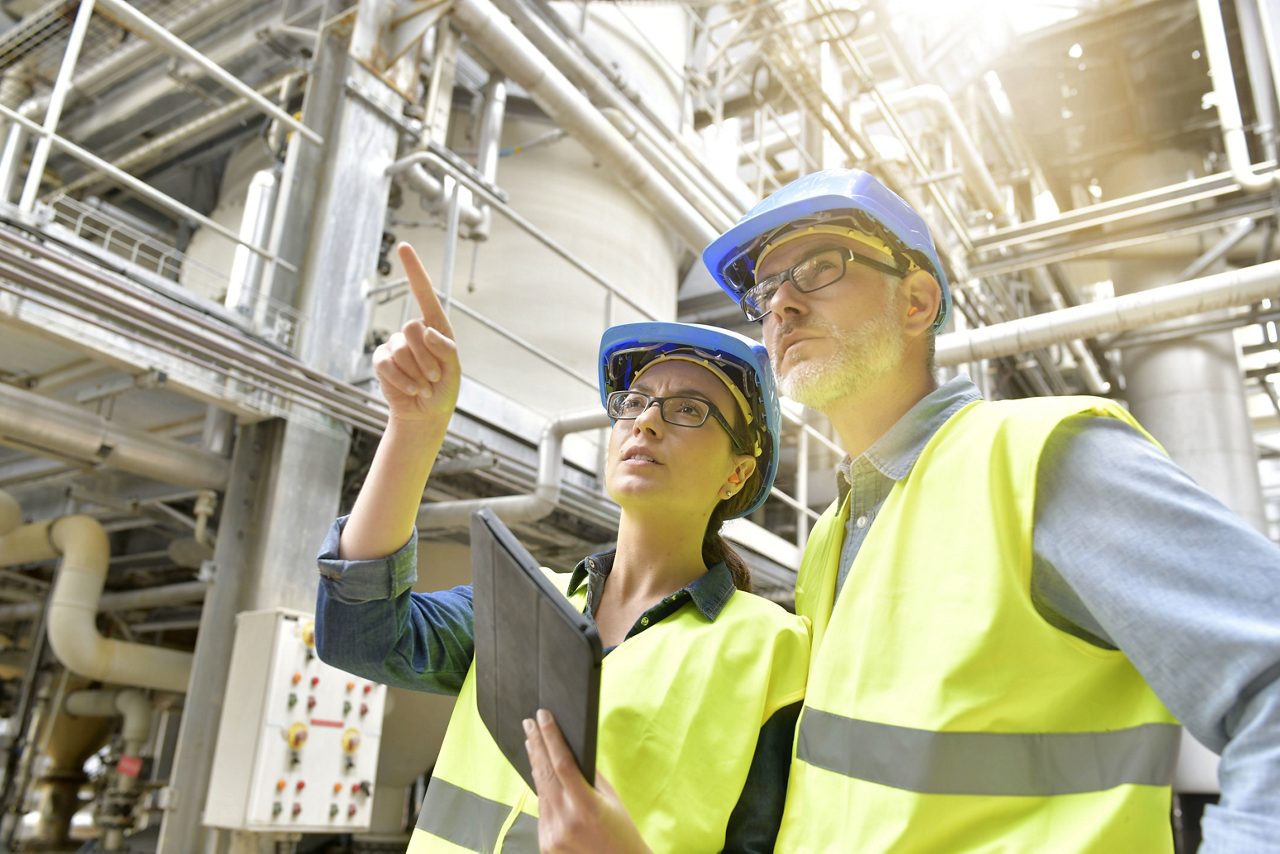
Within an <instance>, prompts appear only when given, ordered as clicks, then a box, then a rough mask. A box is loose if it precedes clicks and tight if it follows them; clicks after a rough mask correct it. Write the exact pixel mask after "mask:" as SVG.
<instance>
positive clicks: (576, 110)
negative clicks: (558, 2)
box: [453, 0, 719, 252]
mask: <svg viewBox="0 0 1280 854" xmlns="http://www.w3.org/2000/svg"><path fill="white" fill-rule="evenodd" d="M453 17H454V21H455V22H456V23H457V25H458V28H459V29H460V30H462V32H463V33H464V34H466V36H467V37H468V38H469V39H471V41H472V43H473V44H474V45H475V46H476V48H477V49H478V50H480V51H481V52H482V53H484V55H485V56H486V57H488V58H489V60H490V61H491V62H493V63H494V64H495V65H496V66H497V67H498V69H499V70H500V71H501V72H502V73H503V74H505V75H506V76H507V77H509V78H510V79H511V80H512V81H514V82H515V83H516V84H517V85H518V86H520V87H521V88H523V89H524V90H525V91H526V92H528V93H529V97H531V98H532V99H533V101H534V103H536V104H537V105H538V106H539V107H540V108H541V109H542V110H543V111H544V112H545V113H546V114H547V115H548V116H549V117H550V118H551V120H552V121H554V122H555V123H556V124H558V125H559V126H560V127H562V128H564V129H565V130H566V131H568V132H569V135H570V136H572V137H574V138H575V139H577V140H578V141H579V142H580V143H582V145H583V146H584V147H585V148H586V149H587V150H588V151H589V152H591V154H592V155H593V156H594V157H595V158H596V159H598V160H599V161H600V164H601V166H602V167H603V168H604V169H605V171H607V172H608V173H610V174H612V175H613V176H614V177H615V178H616V179H617V181H618V183H620V184H622V185H623V186H624V187H627V188H628V189H630V190H631V191H632V192H633V193H635V194H636V195H637V196H638V197H640V198H641V199H642V200H643V201H645V202H646V203H647V204H648V205H649V206H650V207H651V208H652V209H653V210H654V211H655V212H656V213H658V214H660V215H661V216H662V217H663V218H665V219H667V221H668V222H669V223H670V225H671V228H672V230H673V231H674V232H675V234H676V236H677V237H679V238H680V240H681V241H682V242H684V244H685V245H686V246H687V247H688V248H689V249H691V250H692V251H694V252H701V251H702V249H703V247H705V246H706V245H707V244H708V243H710V242H711V241H712V240H714V239H715V238H716V236H717V235H718V234H719V232H718V231H717V230H716V229H715V228H714V227H712V225H711V224H710V223H708V222H707V220H706V219H705V218H703V217H702V216H701V215H700V214H699V213H698V212H697V211H696V210H694V209H693V207H692V206H691V205H690V204H689V202H688V201H686V200H685V199H684V197H683V196H682V195H680V193H678V192H677V191H676V190H675V189H674V188H673V187H672V186H671V185H670V184H668V183H667V182H666V181H665V180H663V179H662V177H661V176H660V175H659V174H658V172H657V170H655V169H654V168H653V167H652V166H651V165H650V164H649V163H648V161H646V160H645V159H644V158H643V157H641V156H640V155H639V154H638V153H637V152H636V150H635V149H634V148H632V147H631V146H630V145H628V144H627V141H626V140H625V139H623V137H622V134H620V133H618V131H617V130H616V129H615V128H614V127H613V125H612V124H610V123H609V120H608V119H606V118H605V117H604V116H602V115H600V113H599V111H597V110H596V108H595V107H594V106H593V105H592V104H591V102H590V101H589V100H588V99H587V97H586V96H585V95H583V94H582V92H580V91H579V90H578V89H577V87H575V86H574V85H573V84H572V83H571V82H569V80H567V79H566V78H565V76H564V75H563V74H562V73H560V71H559V69H557V68H556V67H555V66H554V65H553V64H552V63H551V61H550V60H548V59H547V58H546V57H545V56H543V55H542V53H541V52H539V51H538V49H537V48H535V47H534V46H533V44H532V43H531V42H530V41H529V40H528V39H527V38H525V36H524V35H522V34H521V33H520V31H519V30H517V29H516V28H515V25H513V24H512V23H511V21H510V20H508V19H507V17H506V16H505V15H503V14H502V13H501V12H499V11H498V10H497V9H496V8H495V7H494V5H493V4H492V3H491V2H489V0H455V3H454V6H453Z"/></svg>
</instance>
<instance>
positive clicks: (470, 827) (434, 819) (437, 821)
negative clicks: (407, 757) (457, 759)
mask: <svg viewBox="0 0 1280 854" xmlns="http://www.w3.org/2000/svg"><path fill="white" fill-rule="evenodd" d="M511 809H512V807H511V806H510V805H509V804H504V803H502V802H501V801H495V800H490V799H489V798H484V797H481V796H480V795H477V794H476V793H475V792H468V791H467V790H466V789H463V788H461V787H459V786H455V785H453V784H452V783H449V782H446V781H445V780H441V779H440V778H439V777H432V778H431V782H430V783H428V784H427V796H426V798H424V799H423V801H422V809H421V810H420V811H419V812H418V824H417V827H418V829H419V830H424V831H426V832H427V833H430V834H433V835H435V836H439V837H440V838H441V839H446V840H448V841H449V842H452V843H453V844H454V845H459V846H461V847H463V848H469V849H471V850H472V851H485V852H489V851H493V850H494V848H495V846H497V844H498V834H499V833H500V832H501V831H502V825H503V824H504V823H505V822H506V820H507V817H508V816H509V815H511ZM503 850H504V851H512V852H524V851H537V850H538V820H537V819H536V818H534V817H533V816H531V815H528V814H527V813H523V812H522V813H520V814H519V815H518V816H516V820H515V821H514V822H513V823H512V825H511V830H510V831H509V832H508V833H507V837H506V839H505V840H504V844H503Z"/></svg>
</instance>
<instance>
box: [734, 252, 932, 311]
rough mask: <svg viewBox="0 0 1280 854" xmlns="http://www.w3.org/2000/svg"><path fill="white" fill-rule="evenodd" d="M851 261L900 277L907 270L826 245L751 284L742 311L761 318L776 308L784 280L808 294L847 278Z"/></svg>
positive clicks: (744, 298)
mask: <svg viewBox="0 0 1280 854" xmlns="http://www.w3.org/2000/svg"><path fill="white" fill-rule="evenodd" d="M850 261H852V262H853V263H854V264H856V265H858V266H860V267H867V268H870V269H872V270H877V271H879V272H881V273H888V274H889V275H891V276H897V277H899V278H901V277H903V276H905V275H906V274H907V273H906V271H905V270H901V269H899V268H897V267H894V266H893V265H891V264H885V263H883V262H881V261H876V260H874V259H872V258H867V257H866V256H864V255H859V254H858V253H856V252H854V251H853V250H852V249H824V250H822V251H821V252H817V253H814V254H813V255H810V256H809V257H808V258H805V259H804V260H803V261H801V262H800V263H799V264H796V265H795V266H794V267H792V268H791V269H789V270H783V271H782V272H781V273H775V274H774V275H772V276H769V277H768V278H766V279H761V280H760V281H758V282H756V284H755V286H754V287H751V288H748V289H747V292H746V293H744V294H743V295H742V312H743V314H745V315H746V316H747V320H760V319H762V318H763V317H764V316H765V315H766V314H768V313H769V312H771V311H773V308H772V307H771V306H770V303H771V302H773V295H774V294H775V293H777V292H778V288H780V287H782V283H783V282H786V281H790V282H791V284H793V285H795V288H796V290H798V291H800V292H801V293H805V294H810V293H813V292H814V291H820V290H822V289H823V288H825V287H827V286H828V285H834V284H835V283H836V282H838V281H840V280H841V279H842V278H844V274H845V271H846V265H847V264H848V263H849V262H850Z"/></svg>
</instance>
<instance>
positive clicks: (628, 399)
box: [605, 391, 746, 454]
mask: <svg viewBox="0 0 1280 854" xmlns="http://www.w3.org/2000/svg"><path fill="white" fill-rule="evenodd" d="M655 403H656V404H658V412H659V414H661V415H662V420H663V421H665V422H667V423H668V424H674V425H676V426H677V427H701V426H702V425H703V424H706V423H707V419H708V418H714V419H715V420H716V421H719V422H720V426H721V427H723V428H724V432H726V433H728V434H729V438H730V439H731V440H732V441H733V449H734V452H735V453H740V454H741V453H746V451H744V450H743V447H744V444H743V442H742V441H741V440H740V439H739V438H738V436H737V434H736V433H735V432H734V430H733V427H731V426H730V425H729V422H728V420H727V419H726V418H725V417H724V415H722V414H721V412H720V410H719V409H717V408H716V406H715V404H714V403H712V402H711V401H709V400H703V399H702V398H700V397H656V396H654V395H651V394H645V393H644V392H640V391H615V392H611V393H610V394H609V397H608V398H606V400H605V409H606V411H607V412H608V413H609V417H610V418H613V419H615V420H617V421H633V420H635V419H636V418H639V417H640V416H641V414H643V413H644V412H645V411H646V410H647V409H648V408H649V407H650V406H653V405H654V404H655Z"/></svg>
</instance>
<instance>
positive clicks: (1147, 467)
mask: <svg viewBox="0 0 1280 854" xmlns="http://www.w3.org/2000/svg"><path fill="white" fill-rule="evenodd" d="M1034 550H1035V553H1036V568H1035V572H1036V573H1040V572H1042V571H1045V570H1046V569H1051V570H1052V571H1054V572H1056V573H1057V574H1058V575H1059V576H1060V577H1061V579H1062V581H1063V582H1065V585H1066V587H1069V589H1070V591H1071V592H1072V593H1073V594H1074V596H1075V597H1078V599H1077V601H1075V602H1072V601H1069V599H1068V598H1064V597H1062V596H1057V597H1052V598H1054V599H1055V600H1056V601H1055V602H1054V606H1055V608H1056V609H1057V610H1058V611H1059V612H1060V613H1066V614H1067V615H1068V616H1071V617H1075V616H1077V615H1078V616H1079V619H1078V620H1077V622H1079V623H1084V624H1086V626H1087V627H1088V628H1089V630H1090V633H1092V634H1096V635H1099V636H1101V637H1103V638H1105V639H1107V640H1109V641H1110V642H1111V643H1113V644H1114V645H1115V646H1117V647H1119V648H1120V649H1121V650H1122V651H1123V652H1124V653H1125V655H1126V656H1127V657H1128V658H1129V660H1130V661H1131V662H1133V665H1134V666H1135V667H1136V668H1137V669H1138V671H1139V672H1140V673H1141V674H1142V675H1143V677H1144V678H1145V679H1146V680H1147V682H1148V684H1150V685H1151V687H1152V688H1153V689H1154V690H1155V692H1156V694H1157V695H1158V696H1159V697H1160V699H1161V700H1163V701H1164V703H1165V705H1166V706H1167V707H1168V708H1169V711H1171V712H1172V713H1173V714H1174V715H1175V716H1176V717H1177V718H1178V719H1179V720H1180V721H1182V723H1183V725H1184V726H1186V728H1187V730H1188V731H1189V732H1190V733H1191V734H1192V735H1193V736H1195V738H1196V740H1198V741H1199V742H1201V743H1202V744H1204V745H1205V746H1206V747H1209V748H1210V749H1211V750H1213V751H1214V752H1216V753H1219V754H1221V756H1222V764H1221V766H1220V767H1219V771H1218V777H1219V781H1220V783H1221V786H1222V797H1221V799H1220V802H1219V804H1217V805H1211V806H1209V808H1208V809H1207V810H1206V812H1205V816H1204V821H1203V824H1202V829H1203V831H1204V842H1203V846H1202V847H1201V849H1200V852H1201V854H1236V852H1238V854H1246V852H1254V851H1266V850H1271V849H1272V848H1273V847H1274V845H1275V844H1276V840H1277V839H1280V811H1278V810H1277V803H1278V802H1277V799H1276V797H1277V793H1278V792H1280V549H1277V548H1276V546H1275V545H1274V544H1273V543H1271V542H1270V541H1269V540H1267V539H1266V538H1265V537H1263V536H1262V535H1261V534H1259V533H1258V532H1257V531H1255V530H1254V529H1253V528H1252V527H1250V526H1249V525H1248V524H1247V523H1246V522H1245V521H1244V520H1243V519H1241V518H1240V517H1239V516H1237V515H1236V514H1235V513H1233V512H1231V511H1230V510H1229V509H1228V508H1227V507H1225V506H1224V505H1223V504H1222V503H1221V502H1219V501H1218V500H1217V499H1216V498H1214V497H1213V496H1211V495H1209V494H1208V493H1207V492H1205V491H1204V490H1203V489H1202V488H1201V487H1200V486H1198V485H1197V484H1196V483H1195V482H1194V481H1193V480H1192V479H1191V477H1190V476H1189V475H1188V474H1187V473H1186V472H1185V471H1183V470H1182V469H1181V468H1179V467H1178V466H1177V465H1176V464H1174V463H1173V462H1172V461H1170V460H1169V458H1168V457H1166V456H1165V455H1164V454H1163V453H1161V452H1160V450H1159V449H1158V448H1156V447H1155V446H1154V445H1152V444H1151V443H1150V442H1148V441H1146V439H1145V438H1143V437H1141V436H1140V435H1139V434H1138V433H1137V432H1136V431H1134V430H1133V429H1132V428H1130V427H1129V426H1128V425H1126V424H1124V423H1122V422H1120V421H1116V420H1114V419H1109V418H1092V417H1079V418H1074V419H1070V420H1069V421H1067V422H1064V424H1063V425H1062V426H1060V427H1059V428H1058V429H1057V430H1056V431H1055V432H1054V435H1053V436H1052V437H1051V439H1050V442H1049V444H1048V445H1047V446H1046V449H1045V454H1044V457H1043V459H1042V461H1041V468H1040V472H1039V475H1038V486H1037V508H1036V528H1035V542H1034ZM1081 609H1084V610H1086V611H1087V613H1085V614H1079V612H1080V610H1081Z"/></svg>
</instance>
